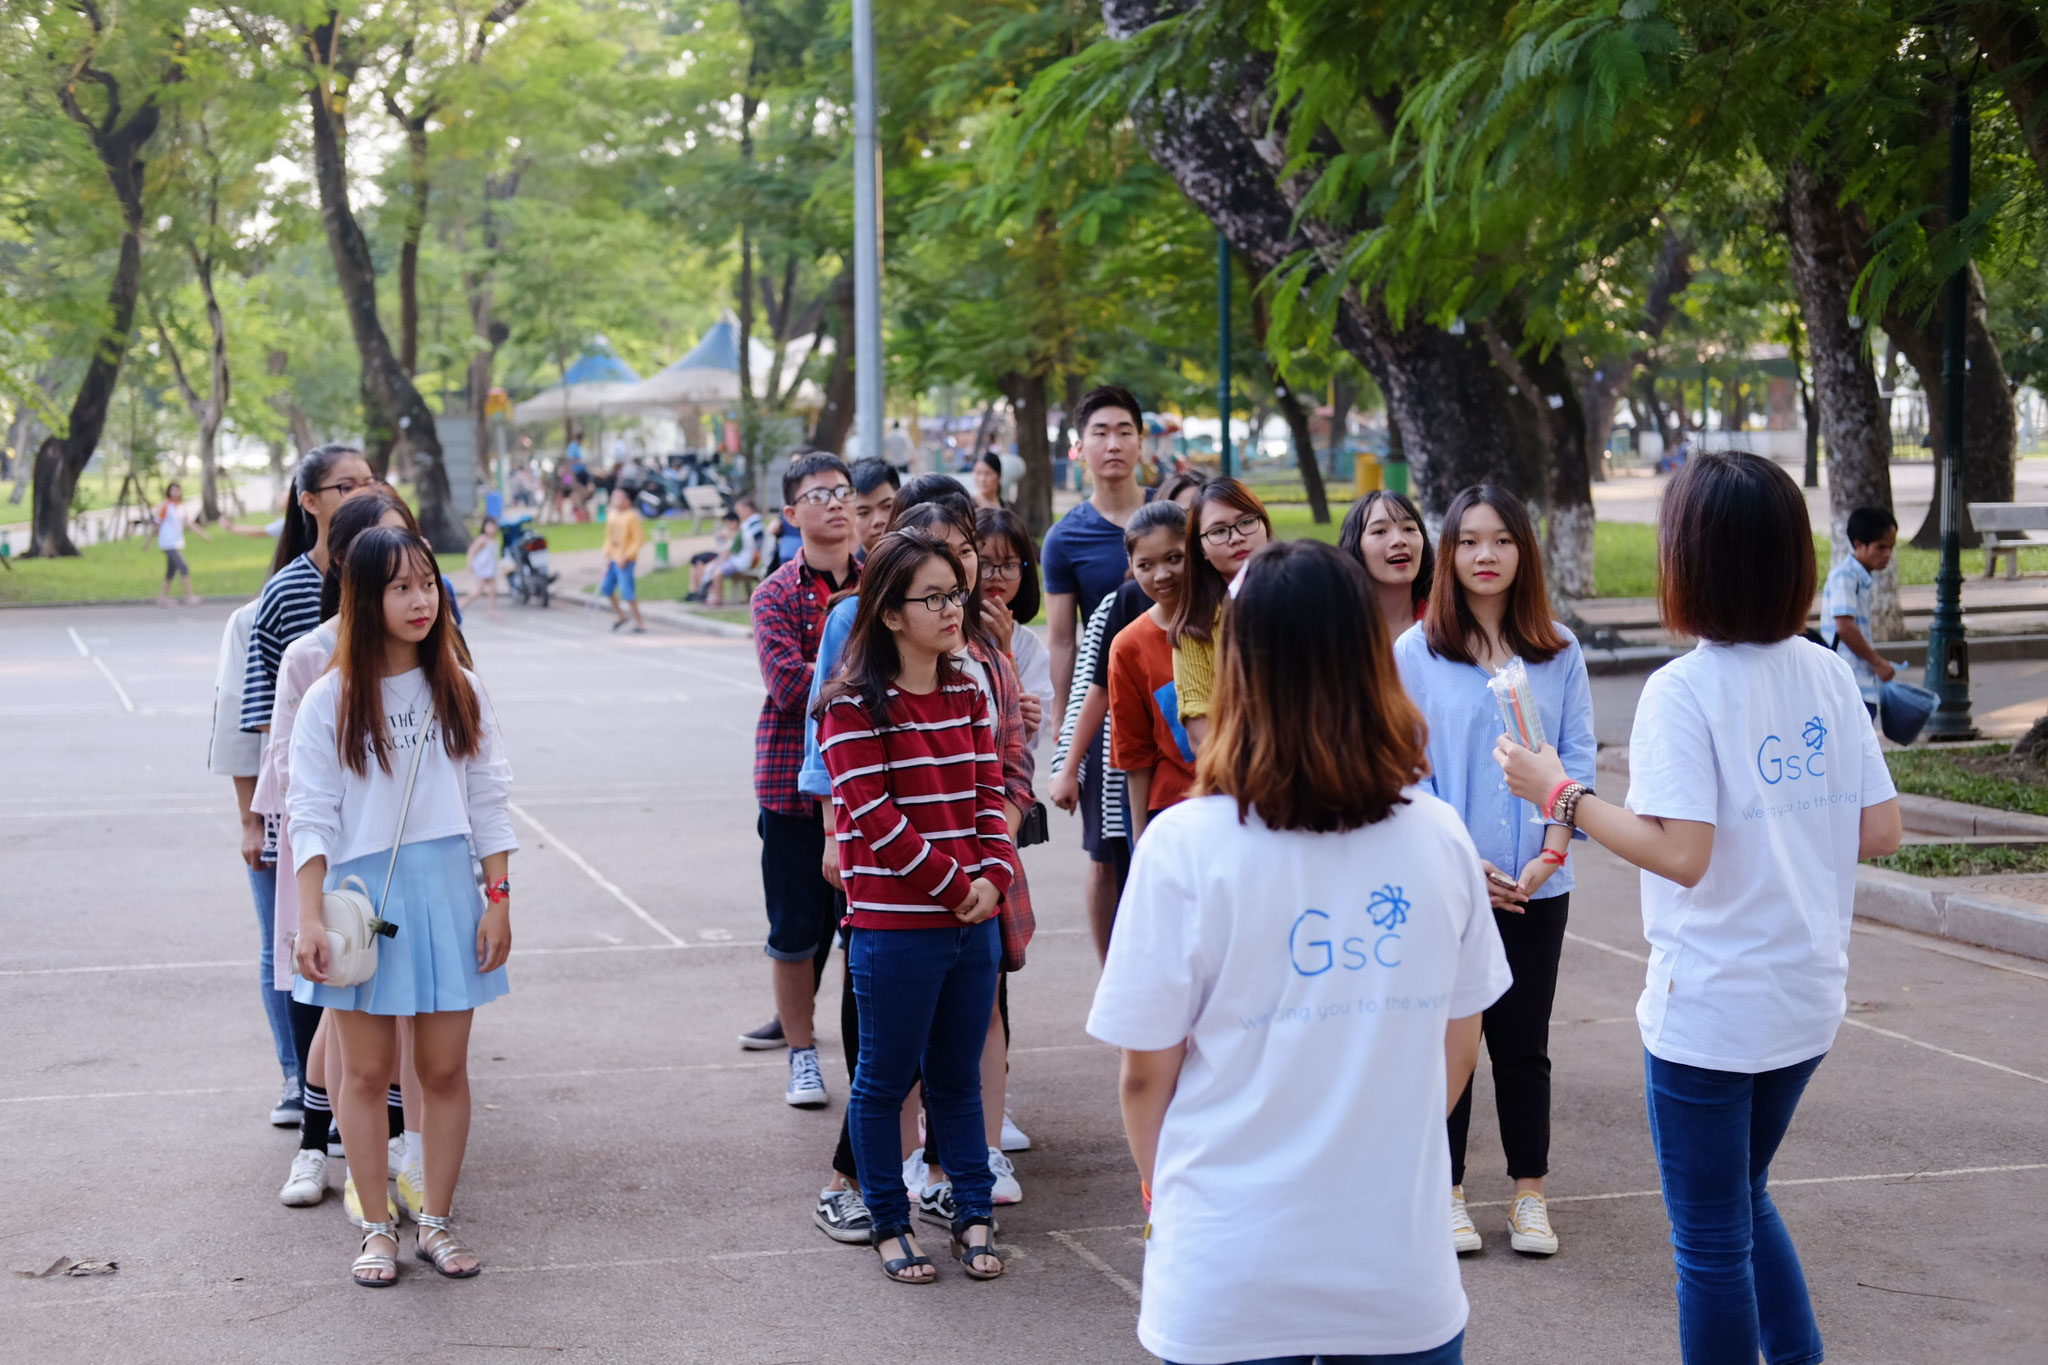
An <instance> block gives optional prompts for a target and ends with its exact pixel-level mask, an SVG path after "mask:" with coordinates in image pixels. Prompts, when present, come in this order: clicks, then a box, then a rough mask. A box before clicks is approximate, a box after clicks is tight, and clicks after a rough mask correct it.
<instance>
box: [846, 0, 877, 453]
mask: <svg viewBox="0 0 2048 1365" xmlns="http://www.w3.org/2000/svg"><path fill="white" fill-rule="evenodd" d="M881 162H882V149H881V145H880V143H879V141H878V140H877V138H876V133H875V6H874V0H853V335H854V349H853V358H854V389H853V395H854V403H853V411H854V420H855V424H856V425H857V426H858V427H859V428H860V454H861V457H862V458H863V459H868V458H879V457H880V456H881V454H882V397H883V393H884V387H883V382H882V381H883V375H882V195H881Z"/></svg>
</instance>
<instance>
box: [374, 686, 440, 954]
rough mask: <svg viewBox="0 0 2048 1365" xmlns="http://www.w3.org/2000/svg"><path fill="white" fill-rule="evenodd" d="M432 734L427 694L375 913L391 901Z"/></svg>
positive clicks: (431, 699)
mask: <svg viewBox="0 0 2048 1365" xmlns="http://www.w3.org/2000/svg"><path fill="white" fill-rule="evenodd" d="M433 732H434V694H433V692H432V691H431V690H429V691H428V693H427V718H426V719H425V720H424V721H422V722H420V738H419V743H417V744H415V745H413V746H412V766H411V767H410V768H409V769H407V770H406V774H405V799H404V800H403V801H401V802H400V803H399V806H398V828H397V829H395V830H393V831H392V832H391V861H390V862H388V863H386V864H385V865H384V891H383V894H381V895H379V896H378V897H377V913H378V914H379V915H382V914H383V913H384V906H385V905H386V903H388V902H389V901H390V899H391V874H392V873H394V872H396V871H397V870H398V845H399V842H400V841H401V840H402V839H404V838H405V817H406V814H407V812H409V811H411V810H412V788H413V783H414V782H416V781H418V780H419V775H420V756H421V755H422V754H424V753H426V751H427V740H428V739H429V738H430V737H431V736H432V734H433Z"/></svg>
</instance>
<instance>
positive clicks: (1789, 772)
mask: <svg viewBox="0 0 2048 1365" xmlns="http://www.w3.org/2000/svg"><path fill="white" fill-rule="evenodd" d="M1827 742H1828V727H1827V726H1826V725H1824V724H1822V723H1821V718H1820V717H1819V716H1815V717H1814V718H1813V719H1812V720H1809V721H1808V722H1806V724H1805V726H1803V727H1802V728H1801V729H1800V731H1799V744H1800V745H1803V746H1805V750H1806V752H1804V753H1801V752H1800V751H1799V748H1798V747H1797V746H1795V745H1792V744H1788V743H1786V742H1785V741H1784V740H1783V739H1781V738H1779V737H1778V736H1777V735H1765V736H1764V738H1763V742H1762V743H1761V744H1759V745H1757V746H1756V775H1757V776H1758V777H1761V778H1762V779H1763V780H1764V785H1765V786H1767V787H1775V786H1777V785H1778V784H1779V783H1781V782H1797V781H1798V780H1799V779H1800V778H1802V777H1826V776H1827V775H1828V770H1827V769H1826V767H1824V766H1823V761H1824V760H1825V759H1826V758H1827Z"/></svg>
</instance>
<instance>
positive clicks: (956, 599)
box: [904, 588, 967, 612]
mask: <svg viewBox="0 0 2048 1365" xmlns="http://www.w3.org/2000/svg"><path fill="white" fill-rule="evenodd" d="M911 602H922V603H924V609H925V610H926V611H931V612H939V611H944V610H945V609H946V608H947V607H961V606H965V605H967V594H966V593H964V592H962V591H960V590H959V589H957V588H956V589H954V590H953V591H952V592H935V593H932V594H931V595H930V596H928V597H913V598H910V599H909V600H908V601H906V602H905V603H904V605H905V606H908V605H910V603H911Z"/></svg>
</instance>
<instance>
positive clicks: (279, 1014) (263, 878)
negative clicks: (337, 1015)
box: [249, 864, 299, 1076]
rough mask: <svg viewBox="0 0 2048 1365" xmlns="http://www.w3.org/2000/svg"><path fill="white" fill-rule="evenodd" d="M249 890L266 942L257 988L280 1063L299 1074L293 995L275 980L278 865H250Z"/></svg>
mask: <svg viewBox="0 0 2048 1365" xmlns="http://www.w3.org/2000/svg"><path fill="white" fill-rule="evenodd" d="M249 894H250V896H251V897H253V898H254V899H255V901H256V927H257V928H258V930H260V931H261V932H262V934H263V943H262V945H261V947H260V948H259V949H258V950H257V955H256V988H257V990H259V991H261V992H262V995H263V1017H264V1018H265V1019H267V1020H269V1021H270V1045H271V1046H272V1047H274V1048H276V1049H277V1067H278V1070H280V1071H282V1072H283V1073H284V1074H285V1075H286V1076H296V1075H298V1074H299V1059H298V1054H297V1053H296V1052H294V1051H293V1049H292V1009H291V1001H292V995H291V992H290V991H281V990H278V989H277V988H276V986H275V985H273V984H272V983H273V982H275V980H276V979H277V978H276V977H275V976H274V975H273V973H274V972H275V971H276V969H277V959H276V947H275V945H276V942H277V934H276V928H277V867H276V865H275V864H272V865H271V866H269V867H264V868H255V867H252V868H250V869H249Z"/></svg>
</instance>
